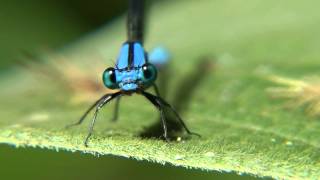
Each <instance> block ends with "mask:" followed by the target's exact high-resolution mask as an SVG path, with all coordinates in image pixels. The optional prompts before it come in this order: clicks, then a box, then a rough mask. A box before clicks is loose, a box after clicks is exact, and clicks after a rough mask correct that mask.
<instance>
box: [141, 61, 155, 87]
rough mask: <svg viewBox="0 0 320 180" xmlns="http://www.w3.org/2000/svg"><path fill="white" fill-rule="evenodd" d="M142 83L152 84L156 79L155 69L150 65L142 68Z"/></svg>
mask: <svg viewBox="0 0 320 180" xmlns="http://www.w3.org/2000/svg"><path fill="white" fill-rule="evenodd" d="M142 71H143V79H142V80H143V81H144V82H145V83H147V84H148V83H150V84H151V83H153V82H154V81H155V80H156V78H157V68H156V67H155V66H154V65H152V64H145V65H143V66H142Z"/></svg>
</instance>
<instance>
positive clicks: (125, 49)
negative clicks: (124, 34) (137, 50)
mask: <svg viewBox="0 0 320 180" xmlns="http://www.w3.org/2000/svg"><path fill="white" fill-rule="evenodd" d="M128 58H129V44H128V43H125V44H123V46H122V47H121V50H120V55H119V57H118V60H117V64H116V68H118V69H124V68H127V67H128Z"/></svg>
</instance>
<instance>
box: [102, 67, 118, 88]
mask: <svg viewBox="0 0 320 180" xmlns="http://www.w3.org/2000/svg"><path fill="white" fill-rule="evenodd" d="M102 80H103V84H104V85H105V86H106V87H107V88H109V89H117V88H118V84H117V81H116V73H115V69H114V68H108V69H106V70H105V71H104V72H103V75H102Z"/></svg>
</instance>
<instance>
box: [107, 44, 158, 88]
mask: <svg viewBox="0 0 320 180" xmlns="http://www.w3.org/2000/svg"><path fill="white" fill-rule="evenodd" d="M156 78H157V69H156V67H155V66H154V65H152V64H150V63H148V60H147V57H146V53H145V51H144V49H143V47H142V45H141V44H140V43H138V42H129V43H125V44H123V46H122V48H121V51H120V55H119V58H118V60H117V63H116V66H115V67H114V68H107V69H106V70H105V71H104V73H103V82H104V85H105V86H106V87H107V88H110V89H121V90H123V91H136V90H137V89H145V88H147V87H149V86H150V85H152V84H153V83H154V81H155V80H156Z"/></svg>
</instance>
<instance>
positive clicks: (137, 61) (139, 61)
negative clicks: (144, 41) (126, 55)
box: [133, 42, 146, 67]
mask: <svg viewBox="0 0 320 180" xmlns="http://www.w3.org/2000/svg"><path fill="white" fill-rule="evenodd" d="M133 49H134V50H133V55H134V57H133V66H134V67H141V66H143V65H144V64H145V63H146V59H145V52H144V49H143V47H142V45H141V44H140V43H138V42H135V43H134V47H133Z"/></svg>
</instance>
